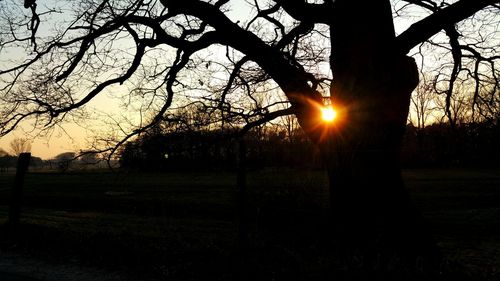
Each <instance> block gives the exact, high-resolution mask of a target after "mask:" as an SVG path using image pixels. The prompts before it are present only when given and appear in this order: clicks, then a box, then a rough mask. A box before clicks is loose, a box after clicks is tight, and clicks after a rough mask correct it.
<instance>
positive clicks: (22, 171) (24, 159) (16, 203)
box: [8, 152, 31, 225]
mask: <svg viewBox="0 0 500 281" xmlns="http://www.w3.org/2000/svg"><path fill="white" fill-rule="evenodd" d="M30 159H31V153H29V152H25V153H21V154H20V155H19V158H18V159H17V169H16V178H15V181H14V188H13V189H12V198H11V202H10V209H9V220H8V224H9V225H17V224H18V223H19V219H20V217H21V205H22V201H23V184H24V176H25V175H26V172H27V171H28V166H29V164H30Z"/></svg>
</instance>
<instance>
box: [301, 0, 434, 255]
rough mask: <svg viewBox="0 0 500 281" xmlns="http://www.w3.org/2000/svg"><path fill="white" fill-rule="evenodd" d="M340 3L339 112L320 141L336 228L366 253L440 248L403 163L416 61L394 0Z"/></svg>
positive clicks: (336, 42) (334, 28)
mask: <svg viewBox="0 0 500 281" xmlns="http://www.w3.org/2000/svg"><path fill="white" fill-rule="evenodd" d="M334 5H335V7H334V9H333V10H332V11H333V15H332V24H331V38H332V57H331V66H332V71H333V75H334V82H333V86H332V90H331V99H332V103H333V105H334V107H336V108H337V111H338V114H339V115H338V118H337V120H336V122H335V123H333V124H331V125H325V128H323V129H324V130H326V133H325V132H323V138H321V139H320V140H319V142H320V146H321V148H322V150H323V155H324V156H325V162H326V165H327V167H328V173H329V177H330V187H331V188H330V194H331V208H332V213H333V218H334V224H335V226H336V233H339V234H341V238H342V239H343V240H344V241H343V242H344V243H345V245H347V246H348V247H349V248H350V249H351V250H355V251H358V252H362V253H364V255H365V258H369V256H372V257H375V256H379V257H380V254H382V255H389V256H390V255H399V256H400V258H402V256H403V255H404V256H406V257H409V258H417V257H425V256H427V257H429V256H433V255H435V254H437V251H436V248H435V246H434V244H433V243H432V241H431V239H430V238H429V237H430V236H429V235H428V233H427V229H426V228H425V227H424V224H423V222H422V220H421V217H420V215H419V213H418V212H416V211H415V209H414V207H413V205H412V203H411V200H410V198H409V196H408V193H407V192H406V190H405V187H404V182H403V180H402V177H401V168H400V165H399V153H400V147H401V141H402V138H403V133H404V130H405V126H406V121H407V115H408V109H409V105H410V96H411V93H412V91H413V89H414V88H415V87H416V86H417V84H418V71H417V66H416V64H415V62H414V60H413V59H411V58H408V57H406V56H405V55H404V54H401V53H399V52H398V50H396V49H395V47H394V45H395V44H394V39H395V35H394V27H393V24H392V15H391V10H390V4H389V1H385V0H371V1H352V0H337V1H336V2H335V4H334ZM306 131H307V129H306ZM311 132H312V130H311ZM314 133H315V134H317V131H315V132H314ZM316 139H318V138H316Z"/></svg>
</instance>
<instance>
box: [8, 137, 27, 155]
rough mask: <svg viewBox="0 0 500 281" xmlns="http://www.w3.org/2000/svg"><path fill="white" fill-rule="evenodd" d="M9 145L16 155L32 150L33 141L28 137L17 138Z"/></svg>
mask: <svg viewBox="0 0 500 281" xmlns="http://www.w3.org/2000/svg"><path fill="white" fill-rule="evenodd" d="M9 146H10V150H11V152H12V154H13V155H15V156H19V155H20V154H21V153H23V152H30V151H31V141H30V140H29V139H26V138H15V139H13V140H12V141H11V142H10V143H9Z"/></svg>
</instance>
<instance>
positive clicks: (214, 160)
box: [120, 127, 319, 170]
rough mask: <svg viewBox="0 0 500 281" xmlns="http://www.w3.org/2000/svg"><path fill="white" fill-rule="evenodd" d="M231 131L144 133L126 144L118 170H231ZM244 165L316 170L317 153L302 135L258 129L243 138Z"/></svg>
mask: <svg viewBox="0 0 500 281" xmlns="http://www.w3.org/2000/svg"><path fill="white" fill-rule="evenodd" d="M234 133H235V131H222V130H207V131H205V130H204V131H176V132H161V131H158V130H156V131H155V132H154V133H151V132H148V133H146V134H144V135H142V136H141V137H139V138H137V139H136V140H134V141H131V142H128V143H127V144H126V145H125V146H124V148H123V150H121V152H120V165H121V167H122V168H132V169H145V170H177V169H192V168H196V169H204V168H205V169H210V168H231V167H236V165H237V158H238V156H237V151H238V147H237V146H238V143H239V139H237V138H234V137H233V136H234V135H235V134H234ZM243 139H244V141H245V143H246V151H247V153H246V164H247V166H248V167H250V168H252V167H253V168H258V167H264V166H318V165H319V154H318V153H319V152H318V151H317V149H316V148H315V146H314V145H313V144H312V143H310V142H309V140H308V139H307V138H306V136H305V134H303V133H296V134H294V135H293V136H292V137H290V136H287V134H286V133H285V131H282V130H275V128H270V127H262V128H258V129H256V130H252V131H250V132H248V133H247V134H246V135H245V136H244V138H243Z"/></svg>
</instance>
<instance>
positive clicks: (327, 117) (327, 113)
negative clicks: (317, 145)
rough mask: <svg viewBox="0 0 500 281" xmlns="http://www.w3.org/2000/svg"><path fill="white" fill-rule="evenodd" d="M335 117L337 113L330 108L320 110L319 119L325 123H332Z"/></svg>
mask: <svg viewBox="0 0 500 281" xmlns="http://www.w3.org/2000/svg"><path fill="white" fill-rule="evenodd" d="M335 117H337V112H336V111H335V110H334V109H333V107H331V106H326V107H323V108H322V109H321V118H323V121H325V122H332V121H333V120H335Z"/></svg>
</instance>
